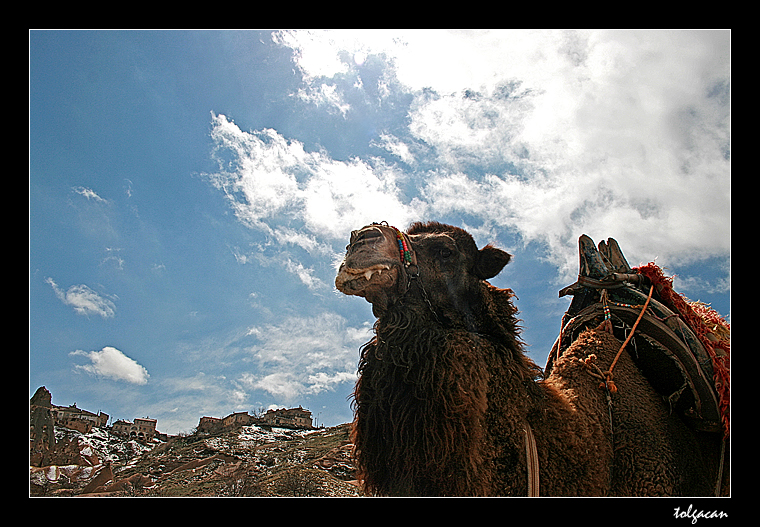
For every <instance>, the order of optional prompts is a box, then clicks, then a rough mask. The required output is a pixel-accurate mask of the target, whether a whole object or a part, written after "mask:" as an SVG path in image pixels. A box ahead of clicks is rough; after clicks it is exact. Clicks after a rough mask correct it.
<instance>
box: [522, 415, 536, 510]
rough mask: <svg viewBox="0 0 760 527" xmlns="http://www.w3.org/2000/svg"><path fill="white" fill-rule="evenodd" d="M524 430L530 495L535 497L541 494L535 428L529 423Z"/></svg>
mask: <svg viewBox="0 0 760 527" xmlns="http://www.w3.org/2000/svg"><path fill="white" fill-rule="evenodd" d="M523 431H524V432H525V456H526V459H527V468H528V496H529V497H531V498H535V497H538V495H539V478H538V448H537V447H536V438H535V436H534V435H533V429H532V428H531V427H530V425H529V424H528V423H525V425H524V426H523Z"/></svg>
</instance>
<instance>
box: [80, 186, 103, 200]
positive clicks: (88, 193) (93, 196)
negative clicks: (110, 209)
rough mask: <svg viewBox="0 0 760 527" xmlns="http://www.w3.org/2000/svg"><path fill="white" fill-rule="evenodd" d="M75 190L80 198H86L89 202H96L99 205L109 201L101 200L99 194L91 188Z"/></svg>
mask: <svg viewBox="0 0 760 527" xmlns="http://www.w3.org/2000/svg"><path fill="white" fill-rule="evenodd" d="M73 190H74V192H76V193H77V194H79V195H80V196H84V197H85V198H87V199H88V200H92V201H96V202H98V203H108V200H106V199H103V198H101V197H100V196H98V194H97V193H96V192H95V191H94V190H92V189H90V188H87V187H74V188H73Z"/></svg>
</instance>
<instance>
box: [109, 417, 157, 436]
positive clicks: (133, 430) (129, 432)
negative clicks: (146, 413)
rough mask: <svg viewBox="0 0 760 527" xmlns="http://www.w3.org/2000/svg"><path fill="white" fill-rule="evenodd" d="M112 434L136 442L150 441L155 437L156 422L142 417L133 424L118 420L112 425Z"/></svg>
mask: <svg viewBox="0 0 760 527" xmlns="http://www.w3.org/2000/svg"><path fill="white" fill-rule="evenodd" d="M113 433H114V434H118V435H120V436H122V437H127V438H129V439H135V440H137V441H146V442H147V441H152V440H153V438H154V437H156V420H155V419H149V418H147V417H143V418H136V419H135V421H134V423H133V422H130V421H125V420H123V419H119V420H118V421H116V422H115V423H114V424H113Z"/></svg>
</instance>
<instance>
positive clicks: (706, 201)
mask: <svg viewBox="0 0 760 527" xmlns="http://www.w3.org/2000/svg"><path fill="white" fill-rule="evenodd" d="M729 36H730V34H729V33H727V32H710V31H646V32H645V31H608V32H604V31H601V32H600V31H441V30H417V31H401V32H399V31H392V32H384V31H369V32H352V31H314V32H300V31H290V32H284V33H281V34H279V35H278V37H277V38H278V39H279V41H280V42H281V43H282V44H283V45H287V46H290V47H292V48H293V49H294V51H295V55H296V60H297V64H298V66H299V68H301V70H302V72H303V74H304V79H305V87H304V89H307V90H316V89H321V88H320V86H322V85H324V84H325V83H329V82H331V80H330V79H331V77H333V76H336V75H338V74H343V73H345V72H347V71H348V69H349V68H353V67H355V66H356V63H355V61H354V60H353V59H351V57H354V56H357V53H358V54H360V55H361V56H363V57H365V58H366V57H368V56H370V55H373V54H374V55H380V54H382V55H383V56H384V57H385V63H386V64H387V65H388V67H389V68H392V70H393V71H390V70H389V71H388V72H386V74H387V75H395V81H394V82H393V83H392V84H391V85H392V86H393V87H394V89H400V87H402V86H406V88H407V89H408V90H409V93H411V94H413V96H414V101H413V102H412V104H411V107H410V113H409V115H408V117H409V121H408V128H407V129H406V130H405V131H404V130H402V131H400V132H398V133H396V134H395V135H393V134H390V133H387V132H381V133H380V135H379V137H378V139H377V140H375V142H374V145H375V146H379V147H381V148H384V149H385V150H387V151H388V152H390V153H392V154H393V155H395V156H398V157H399V158H400V159H402V160H403V161H404V163H405V164H406V165H407V166H409V167H412V169H411V170H412V171H411V172H409V171H407V172H402V171H401V169H400V168H396V167H393V166H389V165H387V164H385V163H383V162H380V161H378V160H375V159H351V160H349V161H336V160H334V159H332V158H330V157H329V155H328V154H327V153H326V152H324V151H318V152H307V151H306V150H305V149H304V146H303V145H302V144H301V143H299V142H298V141H294V140H288V139H286V138H285V137H283V136H281V135H280V134H279V133H277V132H275V131H273V130H263V131H257V132H246V131H243V130H240V129H239V128H238V127H237V126H236V125H235V124H234V123H233V122H231V121H229V120H228V119H227V118H225V117H224V116H221V115H220V116H214V119H213V132H212V137H213V138H214V141H215V142H216V146H217V159H218V160H219V161H220V169H221V172H220V173H219V174H215V175H212V176H209V177H210V179H211V181H212V182H214V184H216V185H217V186H218V187H219V188H222V189H224V190H225V192H226V194H227V196H228V197H229V199H230V202H231V204H232V207H233V209H234V210H235V211H236V213H237V214H238V216H239V218H240V219H241V220H242V221H244V222H245V223H247V224H249V225H251V226H253V227H255V228H257V229H260V230H262V231H264V232H266V233H267V234H269V235H270V236H272V237H274V238H275V239H276V241H277V242H278V243H280V244H284V243H291V244H296V245H298V246H300V247H302V248H304V249H306V250H307V251H309V253H310V254H311V255H312V256H314V257H320V256H326V255H327V254H328V252H329V249H327V247H328V246H330V245H331V244H332V243H333V242H334V241H339V240H340V241H342V240H345V239H346V237H347V234H348V233H349V232H350V231H351V230H352V229H355V228H357V227H359V226H361V225H365V224H367V223H369V222H372V221H381V220H386V221H389V222H391V223H395V224H397V225H399V226H402V225H407V224H408V223H409V222H411V221H413V220H417V219H423V218H435V219H439V218H441V217H443V216H445V215H447V214H450V215H454V216H467V217H470V218H474V219H475V221H480V222H482V224H481V225H473V228H476V229H481V230H483V231H484V232H492V231H494V229H496V230H497V231H498V230H502V231H504V230H508V231H510V232H513V233H516V234H518V235H519V237H520V238H521V239H522V240H523V241H525V242H532V241H536V242H538V243H540V244H541V246H543V247H546V249H547V257H548V259H549V260H550V261H551V262H553V263H554V264H555V265H557V267H558V269H559V270H560V274H561V276H560V277H559V278H558V279H559V280H560V281H564V280H566V279H567V278H568V277H569V276H571V275H572V274H574V273H575V272H576V271H577V247H576V244H577V239H578V236H580V235H581V234H584V233H585V234H588V235H589V236H591V237H592V238H594V239H595V240H597V241H599V240H601V239H606V238H607V237H614V238H616V239H617V240H618V241H619V242H620V243H621V246H622V247H623V250H624V251H625V253H626V256H627V257H629V259H630V260H632V263H633V264H634V265H636V264H639V263H645V262H647V261H650V260H651V259H653V258H654V257H657V256H659V257H660V258H661V260H660V261H661V262H662V263H663V264H676V263H683V262H688V261H694V260H698V259H700V258H704V257H710V256H726V255H727V254H728V253H729V251H730V238H731V237H730V203H731V188H730V106H729V102H730V91H729V90H730V48H729V45H730V39H729V38H728V37H729ZM334 78H336V79H337V78H338V77H334ZM331 86H333V85H331ZM333 87H334V86H333ZM354 88H355V87H354ZM352 89H353V88H352ZM431 90H432V91H431ZM315 93H316V92H315ZM330 94H331V97H329V98H325V97H321V98H320V103H321V104H325V103H326V102H328V101H329V100H333V101H334V103H335V104H336V105H338V108H339V109H341V108H342V110H341V111H343V110H345V108H343V107H342V106H340V105H342V104H343V102H342V100H343V99H342V97H341V94H340V93H339V92H335V91H331V92H330ZM412 145H415V147H414V148H412ZM421 145H424V147H426V148H424V149H421V148H420V146H421ZM422 156H425V157H424V158H423V157H422ZM431 166H433V167H435V169H434V170H431V169H430V168H422V167H431ZM401 188H403V189H404V192H402V191H401ZM414 192H417V193H418V194H417V195H414V194H413V193H414ZM323 249H324V250H323ZM318 253H319V254H318ZM291 263H292V262H291ZM298 265H300V264H297V263H296V264H294V266H293V270H294V271H296V272H297V271H299V270H300V268H299V267H298ZM300 278H301V279H302V281H304V283H305V284H307V285H309V284H310V283H311V282H310V278H309V275H308V274H306V275H304V274H303V273H300Z"/></svg>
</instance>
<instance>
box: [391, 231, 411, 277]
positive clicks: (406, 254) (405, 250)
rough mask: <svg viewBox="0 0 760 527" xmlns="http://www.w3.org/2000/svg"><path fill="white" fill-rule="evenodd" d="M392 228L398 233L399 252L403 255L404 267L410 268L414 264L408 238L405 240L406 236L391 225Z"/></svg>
mask: <svg viewBox="0 0 760 527" xmlns="http://www.w3.org/2000/svg"><path fill="white" fill-rule="evenodd" d="M390 228H391V229H393V230H394V231H396V241H397V242H398V251H399V253H400V254H401V261H402V262H404V267H409V265H411V263H412V251H410V250H409V246H408V245H407V243H406V238H404V235H403V234H402V233H401V231H400V230H398V229H397V228H396V227H394V226H392V225H391V226H390Z"/></svg>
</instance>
